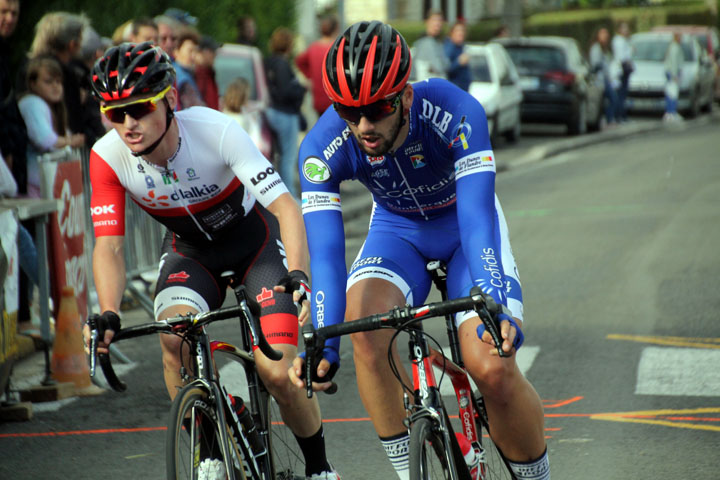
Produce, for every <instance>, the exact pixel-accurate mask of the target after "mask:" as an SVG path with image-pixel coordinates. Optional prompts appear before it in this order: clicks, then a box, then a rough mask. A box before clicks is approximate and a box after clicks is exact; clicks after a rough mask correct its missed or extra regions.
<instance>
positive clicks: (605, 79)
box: [590, 27, 617, 126]
mask: <svg viewBox="0 0 720 480" xmlns="http://www.w3.org/2000/svg"><path fill="white" fill-rule="evenodd" d="M612 61H613V58H612V52H611V51H610V32H608V29H607V28H604V27H603V28H600V29H598V31H597V32H596V33H595V35H594V38H593V44H592V46H591V47H590V67H591V68H592V70H593V71H594V72H595V73H596V75H597V78H598V83H599V84H600V85H601V86H602V88H603V102H604V105H605V120H606V121H607V124H608V126H612V125H615V120H616V119H615V112H617V94H616V92H615V89H616V85H615V83H614V82H616V80H615V81H614V80H613V76H612V75H611V73H610V69H611V63H612Z"/></svg>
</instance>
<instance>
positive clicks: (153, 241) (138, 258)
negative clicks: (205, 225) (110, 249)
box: [50, 147, 165, 318]
mask: <svg viewBox="0 0 720 480" xmlns="http://www.w3.org/2000/svg"><path fill="white" fill-rule="evenodd" d="M60 154H63V155H61V156H62V158H63V159H64V158H66V156H67V157H70V156H71V155H75V156H77V155H80V158H81V160H82V171H83V192H84V194H83V201H84V205H85V209H84V210H85V224H86V226H87V229H86V232H89V234H88V235H85V247H86V251H87V252H88V254H87V256H86V257H87V259H88V263H89V265H88V267H89V268H88V272H89V274H88V292H89V296H90V298H89V302H88V305H89V306H90V309H91V310H92V311H93V312H96V311H97V310H98V306H97V293H96V290H95V284H94V282H93V277H92V260H91V259H92V250H93V248H94V246H95V235H94V234H92V232H93V224H92V218H91V216H90V195H91V192H92V187H91V185H90V172H89V165H90V148H87V147H86V148H83V149H79V150H76V151H75V152H74V153H71V152H68V151H60V152H53V153H52V154H50V155H60ZM73 158H76V157H73ZM164 235H165V227H164V226H163V225H161V224H160V223H158V222H157V221H155V220H154V219H153V218H152V217H151V216H150V215H148V214H147V213H146V212H144V211H143V210H142V209H141V208H140V207H139V206H138V205H137V204H136V203H135V202H134V201H132V200H131V199H130V197H129V196H127V197H126V201H125V245H124V246H125V271H126V274H125V276H126V289H127V291H129V292H130V293H131V294H132V295H133V297H134V298H135V299H136V300H137V301H138V303H139V304H140V306H141V307H142V308H143V309H144V310H146V311H147V312H148V314H149V315H150V316H151V317H152V318H154V308H153V298H152V296H153V293H154V292H153V290H152V289H153V288H154V281H155V277H156V275H155V272H156V271H157V265H158V262H159V260H160V249H161V247H162V240H163V237H164ZM97 313H99V312H97Z"/></svg>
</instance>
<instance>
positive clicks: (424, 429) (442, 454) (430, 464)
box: [410, 418, 456, 480]
mask: <svg viewBox="0 0 720 480" xmlns="http://www.w3.org/2000/svg"><path fill="white" fill-rule="evenodd" d="M437 427H438V425H437V423H436V422H435V421H433V420H431V419H430V418H420V419H418V420H417V421H415V422H414V423H413V424H412V427H411V428H410V480H440V479H442V480H451V479H454V478H456V477H455V476H454V475H453V474H452V472H451V465H452V464H451V462H450V455H452V452H451V451H449V450H448V449H446V448H445V442H444V441H443V436H442V433H441V432H440V430H439V429H438V428H437Z"/></svg>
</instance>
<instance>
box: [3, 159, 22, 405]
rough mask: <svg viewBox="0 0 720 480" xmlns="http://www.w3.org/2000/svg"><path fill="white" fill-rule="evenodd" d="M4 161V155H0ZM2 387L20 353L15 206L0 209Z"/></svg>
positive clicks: (5, 383) (4, 385)
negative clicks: (17, 332)
mask: <svg viewBox="0 0 720 480" xmlns="http://www.w3.org/2000/svg"><path fill="white" fill-rule="evenodd" d="M0 162H2V159H0ZM0 225H2V228H1V229H0V282H2V284H0V315H2V316H1V317H0V389H2V390H1V391H3V392H4V391H5V387H6V385H7V379H8V377H9V376H10V371H11V369H12V362H13V358H14V357H15V356H16V355H17V352H18V344H17V339H16V338H15V335H16V333H15V331H16V330H17V312H18V269H19V263H18V251H17V229H18V224H17V220H16V219H15V213H14V212H13V211H12V210H9V209H8V210H6V209H0Z"/></svg>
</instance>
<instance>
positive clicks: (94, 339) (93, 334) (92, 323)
mask: <svg viewBox="0 0 720 480" xmlns="http://www.w3.org/2000/svg"><path fill="white" fill-rule="evenodd" d="M87 323H88V326H89V327H90V345H89V346H88V349H89V350H90V377H94V376H95V369H96V367H97V344H98V329H97V315H92V316H90V318H88V321H87Z"/></svg>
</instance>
